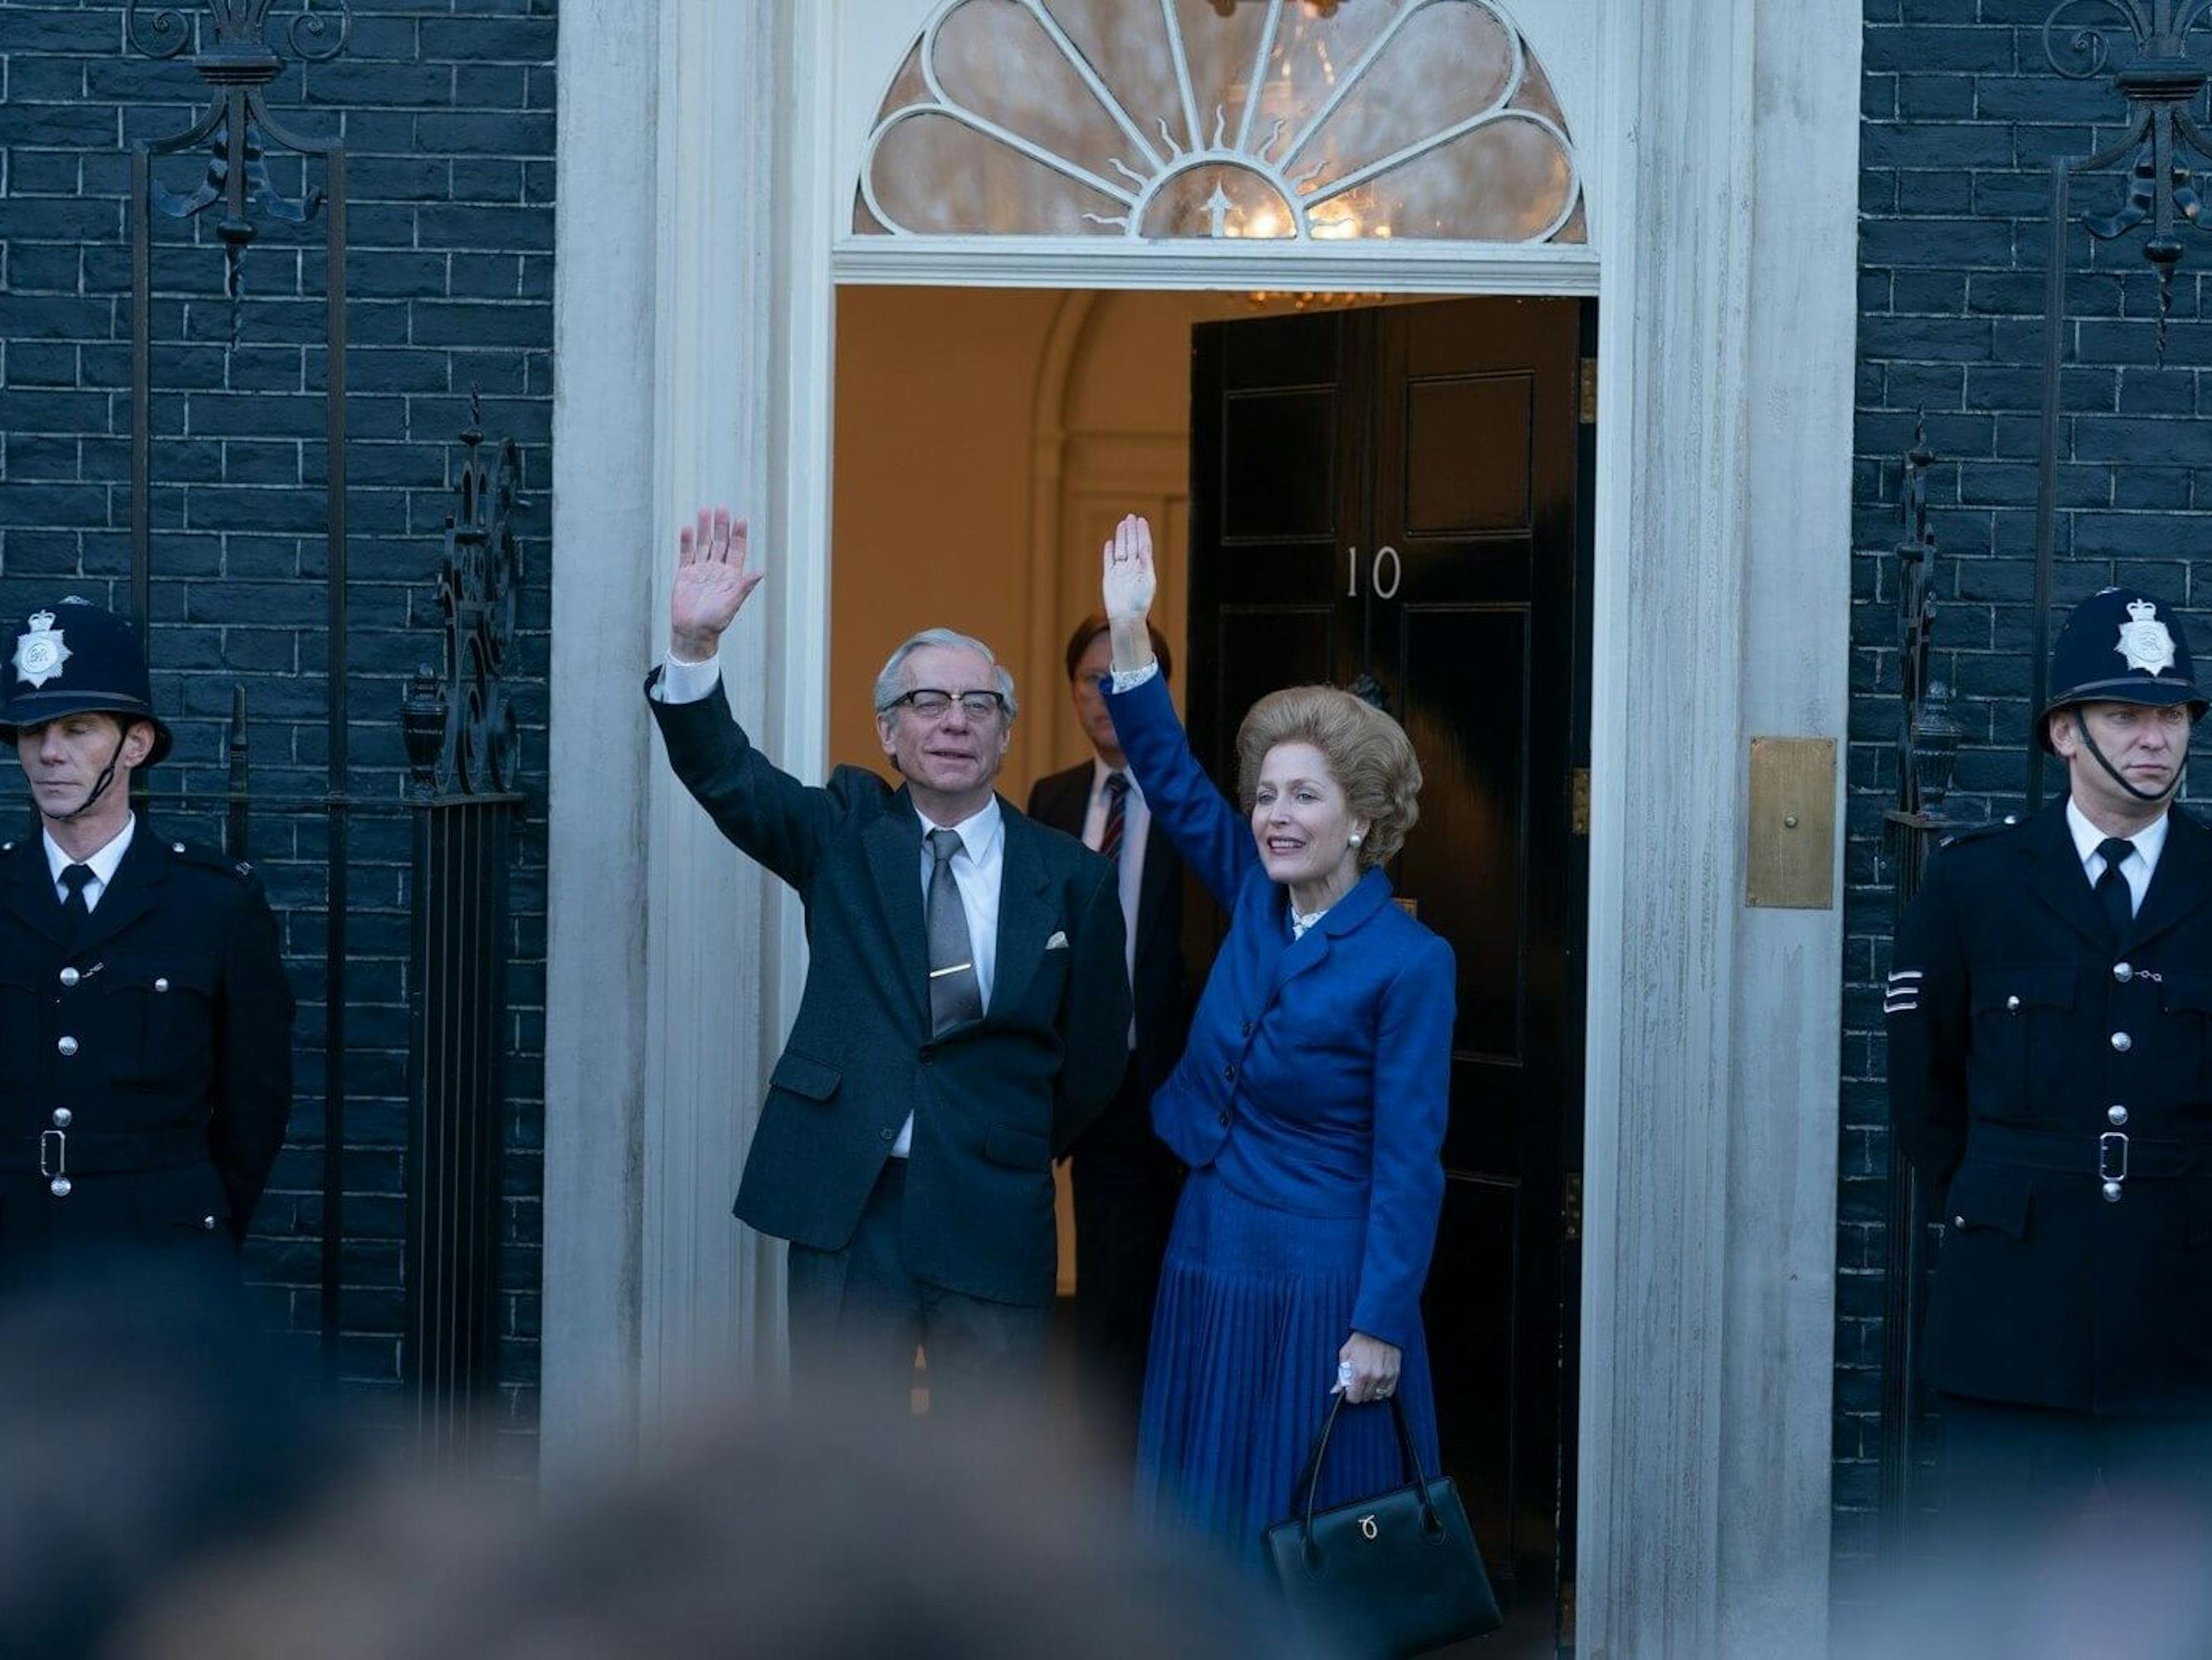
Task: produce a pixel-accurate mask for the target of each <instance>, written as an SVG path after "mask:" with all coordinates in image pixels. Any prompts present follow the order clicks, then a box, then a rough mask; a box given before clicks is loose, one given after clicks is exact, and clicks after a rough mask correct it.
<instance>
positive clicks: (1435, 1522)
mask: <svg viewBox="0 0 2212 1660" xmlns="http://www.w3.org/2000/svg"><path fill="white" fill-rule="evenodd" d="M1384 1398H1385V1399H1387V1400H1388V1401H1389V1403H1390V1417H1391V1420H1392V1421H1393V1422H1394V1423H1395V1424H1396V1426H1397V1428H1398V1458H1399V1468H1400V1471H1401V1474H1403V1475H1407V1476H1409V1477H1410V1478H1411V1481H1412V1483H1413V1491H1414V1493H1417V1494H1419V1499H1420V1505H1421V1525H1422V1526H1424V1527H1425V1528H1426V1529H1429V1530H1430V1531H1431V1532H1432V1533H1433V1532H1436V1531H1437V1530H1438V1529H1441V1528H1442V1527H1443V1519H1442V1518H1441V1517H1438V1516H1437V1507H1436V1506H1435V1505H1433V1504H1431V1503H1430V1502H1429V1482H1428V1477H1427V1476H1426V1475H1424V1474H1423V1473H1422V1470H1421V1455H1420V1454H1419V1452H1418V1451H1417V1450H1415V1449H1414V1446H1413V1426H1412V1425H1411V1424H1409V1423H1407V1421H1406V1408H1405V1405H1404V1403H1403V1402H1401V1401H1400V1400H1399V1399H1398V1397H1397V1395H1396V1394H1395V1392H1394V1393H1392V1394H1390V1395H1387V1396H1386V1397H1384ZM1344 1405H1345V1402H1344V1396H1343V1395H1338V1396H1336V1398H1335V1399H1334V1400H1333V1401H1332V1402H1329V1408H1328V1417H1327V1418H1324V1419H1323V1420H1322V1426H1321V1434H1320V1436H1319V1437H1318V1438H1316V1440H1315V1442H1314V1448H1313V1450H1312V1451H1311V1452H1310V1453H1309V1454H1308V1455H1307V1456H1306V1467H1305V1468H1304V1469H1303V1470H1302V1471H1300V1472H1299V1474H1298V1479H1297V1485H1296V1486H1294V1487H1291V1496H1292V1498H1293V1499H1296V1497H1297V1493H1298V1490H1299V1489H1300V1488H1304V1490H1305V1495H1306V1496H1305V1502H1304V1504H1303V1505H1297V1506H1296V1508H1297V1510H1298V1511H1299V1512H1300V1513H1301V1514H1302V1515H1303V1516H1304V1518H1305V1521H1304V1527H1303V1528H1302V1529H1301V1530H1300V1534H1299V1548H1300V1550H1301V1551H1303V1552H1307V1553H1310V1552H1311V1551H1312V1549H1313V1518H1314V1494H1315V1493H1316V1491H1318V1490H1319V1488H1320V1487H1321V1467H1322V1459H1323V1458H1324V1457H1325V1456H1327V1454H1328V1438H1329V1433H1330V1432H1331V1431H1333V1430H1334V1429H1335V1428H1336V1415H1337V1414H1339V1413H1340V1412H1342V1411H1343V1410H1344Z"/></svg>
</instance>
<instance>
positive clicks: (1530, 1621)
mask: <svg viewBox="0 0 2212 1660" xmlns="http://www.w3.org/2000/svg"><path fill="white" fill-rule="evenodd" d="M1588 326H1589V323H1588V318H1587V313H1586V311H1585V308H1584V307H1583V305H1582V304H1581V302H1577V301H1559V300H1541V301H1511V300H1479V301H1449V302H1445V303H1439V304H1425V305H1412V306H1401V307H1380V308H1376V309H1374V310H1369V311H1347V312H1336V313H1323V314H1320V315H1313V316H1297V317H1289V318H1271V319H1258V320H1255V321H1250V322H1237V323H1225V324H1211V325H1202V326H1200V328H1199V329H1198V330H1197V331H1195V335H1194V360H1193V404H1192V423H1191V431H1192V487H1191V490H1192V518H1191V543H1190V547H1191V555H1190V557H1191V567H1190V576H1191V606H1190V618H1191V635H1190V642H1191V643H1190V655H1191V658H1192V660H1193V661H1192V677H1191V682H1190V684H1191V687H1192V696H1191V731H1192V737H1193V742H1194V746H1195V747H1196V749H1197V751H1198V753H1199V755H1200V757H1201V758H1203V759H1205V760H1206V761H1207V762H1208V763H1209V764H1210V765H1212V767H1213V768H1214V769H1215V776H1216V778H1217V779H1218V780H1219V781H1222V782H1223V783H1224V784H1225V785H1229V786H1231V787H1233V786H1234V771H1233V769H1234V762H1233V757H1231V753H1230V748H1231V743H1232V741H1233V738H1234V734H1235V731H1236V727H1237V721H1239V720H1240V719H1241V718H1242V716H1243V712H1244V710H1245V709H1246V708H1249V706H1250V704H1251V703H1252V702H1253V701H1254V700H1255V698H1257V697H1258V696H1261V694H1262V693H1263V692H1266V691H1268V690H1273V689H1274V688H1276V687H1279V686H1283V685H1289V684H1297V683H1299V682H1302V681H1310V680H1316V679H1327V680H1328V681H1331V682H1333V683H1334V684H1339V685H1346V684H1351V683H1352V681H1353V680H1354V679H1355V678H1358V677H1359V676H1360V675H1362V674H1363V673H1364V674H1366V675H1368V676H1370V677H1371V678H1373V680H1375V681H1376V682H1377V683H1379V684H1380V686H1381V688H1382V693H1383V697H1384V699H1385V701H1386V702H1387V706H1388V707H1389V709H1390V711H1391V713H1392V714H1395V715H1396V716H1397V717H1398V719H1399V720H1400V721H1401V722H1402V723H1403V724H1404V725H1405V727H1406V729H1407V733H1408V734H1409V735H1410V736H1411V737H1412V739H1413V745H1414V748H1415V751H1416V752H1417V753H1418V754H1419V757H1420V759H1421V764H1422V769H1423V772H1424V775H1425V781H1424V784H1423V787H1422V791H1421V821H1420V823H1419V825H1418V826H1417V827H1416V829H1415V830H1413V835H1412V836H1411V838H1410V839H1409V840H1408V842H1407V847H1406V850H1405V852H1404V853H1403V854H1402V855H1401V857H1400V859H1399V860H1398V864H1397V866H1396V868H1395V869H1394V870H1393V871H1392V873H1391V875H1392V879H1393V881H1394V883H1395V886H1396V889H1397V891H1398V894H1399V896H1400V897H1401V899H1404V900H1407V901H1409V902H1411V903H1412V904H1413V906H1414V907H1415V911H1416V915H1419V917H1420V919H1421V920H1422V921H1424V922H1425V923H1427V924H1428V925H1429V926H1430V927H1433V928H1435V929H1437V932H1439V933H1442V934H1443V936H1444V937H1445V938H1446V939H1449V941H1450V942H1451V945H1452V947H1453V950H1454V952H1455V955H1456V958H1457V961H1458V973H1459V979H1458V1026H1457V1030H1456V1032H1455V1041H1454V1049H1453V1057H1452V1078H1451V1091H1452V1099H1451V1112H1450V1120H1449V1128H1448V1130H1447V1133H1446V1139H1445V1146H1444V1152H1443V1158H1444V1164H1445V1174H1446V1183H1445V1199H1444V1204H1443V1217H1442V1219H1441V1222H1440V1224H1439V1226H1438V1231H1437V1251H1436V1256H1435V1259H1434V1263H1433V1266H1432V1268H1431V1273H1430V1277H1429V1285H1428V1291H1427V1295H1426V1298H1425V1310H1426V1316H1427V1325H1428V1332H1429V1342H1430V1347H1431V1365H1432V1367H1433V1370H1434V1373H1435V1377H1436V1384H1437V1403H1438V1414H1439V1420H1440V1423H1439V1427H1440V1429H1441V1431H1442V1433H1443V1449H1444V1458H1445V1462H1446V1464H1447V1466H1448V1467H1449V1468H1450V1469H1451V1471H1452V1472H1453V1473H1454V1475H1456V1476H1457V1477H1458V1479H1459V1481H1460V1483H1461V1486H1462V1491H1463V1492H1464V1493H1465V1494H1466V1497H1467V1500H1468V1508H1469V1511H1470V1512H1471V1514H1472V1515H1473V1516H1474V1518H1475V1521H1476V1526H1477V1529H1478V1531H1479V1534H1480V1538H1481V1541H1482V1543H1483V1547H1484V1552H1485V1556H1486V1560H1487V1561H1488V1562H1489V1564H1490V1566H1491V1571H1492V1577H1493V1578H1495V1579H1496V1580H1497V1581H1498V1586H1499V1590H1500V1593H1501V1595H1502V1596H1504V1597H1505V1598H1506V1599H1508V1601H1509V1602H1511V1603H1513V1604H1515V1605H1516V1615H1515V1618H1514V1620H1513V1623H1512V1632H1513V1633H1514V1638H1513V1640H1514V1641H1516V1642H1519V1641H1522V1639H1524V1638H1527V1637H1528V1636H1530V1634H1532V1633H1533V1637H1534V1644H1535V1647H1534V1649H1530V1650H1528V1651H1543V1650H1544V1649H1547V1648H1548V1646H1549V1639H1550V1638H1551V1636H1552V1635H1553V1608H1554V1606H1555V1599H1556V1602H1557V1603H1559V1604H1564V1603H1565V1602H1567V1600H1568V1599H1567V1597H1566V1596H1564V1595H1562V1584H1561V1581H1562V1577H1563V1575H1562V1570H1563V1565H1565V1563H1567V1562H1569V1561H1571V1557H1570V1556H1569V1555H1568V1554H1567V1553H1568V1552H1570V1551H1571V1541H1572V1537H1573V1517H1572V1514H1571V1503H1572V1495H1573V1484H1572V1475H1571V1472H1572V1468H1573V1462H1574V1454H1573V1448H1572V1445H1571V1426H1572V1423H1573V1416H1572V1414H1573V1395H1572V1388H1571V1383H1572V1375H1573V1366H1574V1340H1575V1319H1576V1314H1575V1309H1574V1306H1573V1298H1574V1297H1575V1295H1576V1287H1577V1286H1578V1285H1579V1274H1578V1273H1577V1271H1576V1267H1577V1265H1576V1264H1575V1262H1574V1252H1575V1250H1577V1249H1578V1246H1577V1242H1576V1241H1575V1240H1574V1239H1573V1238H1572V1237H1571V1236H1570V1232H1569V1231H1568V1229H1567V1228H1566V1227H1565V1225H1563V1220H1562V1204H1563V1195H1565V1193H1566V1192H1567V1190H1568V1189H1569V1185H1570V1183H1569V1178H1570V1177H1571V1175H1572V1174H1573V1171H1572V1169H1571V1164H1570V1160H1571V1158H1577V1157H1578V1154H1579V1147H1580V1112H1581V1069H1580V1049H1579V1045H1580V1033H1581V1029H1582V1028H1581V1018H1582V995H1583V988H1582V983H1581V978H1580V973H1581V970H1580V966H1579V964H1580V960H1581V959H1580V955H1579V941H1580V933H1581V929H1582V926H1583V924H1582V916H1583V909H1582V908H1583V898H1582V895H1583V876H1584V859H1583V843H1582V842H1581V841H1580V840H1579V839H1578V838H1577V834H1576V831H1575V829H1574V826H1573V824H1572V822H1571V776H1572V773H1573V769H1574V768H1575V766H1576V765H1577V763H1578V762H1579V761H1580V760H1581V759H1582V758H1583V755H1584V753H1585V751H1586V748H1587V736H1586V734H1587V721H1588V716H1587V702H1588V699H1587V693H1586V690H1584V688H1585V686H1586V684H1587V677H1588V667H1587V653H1586V649H1585V646H1584V642H1585V641H1586V639H1587V615H1586V604H1585V594H1584V592H1583V588H1584V578H1583V570H1584V566H1585V559H1586V537H1585V535H1584V533H1583V532H1584V520H1585V517H1586V515H1585V514H1584V511H1583V507H1582V495H1581V491H1582V488H1583V485H1582V481H1583V477H1584V476H1585V475H1584V468H1583V454H1584V448H1585V446H1586V443H1587V435H1586V433H1585V431H1584V430H1583V429H1581V428H1580V427H1579V425H1578V422H1577V409H1576V407H1575V394H1576V389H1577V382H1578V368H1579V362H1580V357H1581V355H1582V343H1583V334H1584V331H1585V330H1586V328H1587V327H1588ZM1324 436H1325V437H1326V439H1327V442H1328V446H1329V453H1328V454H1327V455H1324V454H1323V453H1322V439H1323V437H1324ZM1323 526H1326V527H1327V528H1326V529H1325V530H1324V529H1323V528H1322V527H1323ZM1200 909H1201V910H1202V909H1204V908H1203V907H1200ZM1505 1651H1508V1650H1506V1649H1501V1652H1505ZM1511 1651H1515V1652H1519V1651H1522V1650H1519V1649H1515V1650H1511Z"/></svg>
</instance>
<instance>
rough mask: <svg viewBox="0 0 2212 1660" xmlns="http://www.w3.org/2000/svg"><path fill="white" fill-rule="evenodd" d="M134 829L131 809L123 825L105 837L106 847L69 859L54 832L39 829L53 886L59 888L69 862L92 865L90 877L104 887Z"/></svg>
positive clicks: (135, 819)
mask: <svg viewBox="0 0 2212 1660" xmlns="http://www.w3.org/2000/svg"><path fill="white" fill-rule="evenodd" d="M137 830H138V815H137V813H135V812H134V813H131V814H130V815H129V816H128V817H127V818H125V819H124V821H123V828H122V829H121V830H118V831H116V832H115V834H114V835H113V836H111V837H110V838H109V839H108V842H107V845H106V847H104V848H100V850H99V851H98V852H97V853H95V854H92V855H91V857H89V858H88V859H83V860H76V859H72V858H70V856H69V854H67V853H66V852H65V851H64V849H63V848H62V844H61V843H60V842H57V841H55V840H54V833H53V832H52V830H41V831H40V835H42V836H45V837H46V872H47V873H48V874H49V875H51V876H52V878H53V879H54V885H56V886H57V887H58V886H60V885H61V879H62V873H63V872H64V871H65V870H67V869H68V868H69V867H70V866H71V865H75V864H86V865H89V866H92V879H93V880H94V881H95V882H97V883H99V884H100V886H101V887H103V888H104V887H106V885H108V884H109V883H110V882H112V881H113V880H114V879H115V867H116V866H118V865H119V864H121V863H122V862H123V855H124V854H126V853H128V852H129V851H130V850H131V836H134V835H136V834H137Z"/></svg>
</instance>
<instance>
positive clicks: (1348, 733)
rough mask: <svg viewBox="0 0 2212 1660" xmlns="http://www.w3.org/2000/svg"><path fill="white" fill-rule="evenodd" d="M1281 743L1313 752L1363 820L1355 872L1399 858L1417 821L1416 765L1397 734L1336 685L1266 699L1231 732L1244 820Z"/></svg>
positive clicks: (1399, 730)
mask: <svg viewBox="0 0 2212 1660" xmlns="http://www.w3.org/2000/svg"><path fill="white" fill-rule="evenodd" d="M1283 744H1310V745H1313V746H1314V747H1315V748H1316V749H1317V750H1319V751H1321V752H1322V758H1323V759H1325V760H1326V761H1327V762H1328V769H1329V773H1330V775H1331V776H1333V777H1334V779H1335V780H1336V783H1337V787H1338V788H1340V789H1341V790H1342V791H1343V792H1344V795H1345V800H1346V804H1347V805H1348V806H1350V807H1351V809H1352V813H1353V815H1354V816H1355V817H1357V818H1364V819H1366V820H1367V821H1368V828H1367V835H1366V837H1365V839H1364V840H1363V841H1362V842H1360V844H1359V846H1358V848H1357V849H1356V850H1355V851H1356V852H1357V854H1358V864H1359V868H1360V869H1361V870H1363V871H1366V870H1373V869H1376V867H1377V866H1383V865H1387V864H1389V862H1390V861H1391V860H1393V859H1395V858H1396V857H1397V856H1398V849H1399V848H1402V847H1404V846H1405V845H1406V832H1407V831H1408V830H1412V829H1413V826H1414V825H1415V824H1417V823H1419V820H1420V817H1421V807H1420V802H1419V799H1418V798H1419V795H1420V793H1421V763H1420V762H1419V759H1417V758H1416V757H1415V756H1414V754H1413V740H1412V739H1409V738H1407V736H1406V729H1405V728H1404V727H1401V726H1400V725H1399V724H1398V723H1397V722H1396V721H1393V720H1392V719H1391V718H1390V717H1389V715H1387V714H1383V711H1382V710H1380V709H1378V708H1376V707H1375V706H1374V705H1373V704H1371V703H1367V702H1362V701H1361V700H1360V699H1358V698H1357V697H1354V696H1352V694H1351V693H1350V692H1348V691H1339V690H1337V689H1336V688H1335V687H1334V686H1286V687H1285V688H1284V689H1283V690H1281V691H1274V692H1269V693H1268V694H1267V696H1265V697H1262V698H1261V700H1260V701H1259V702H1256V703H1255V704H1253V705H1252V709H1251V713H1249V714H1247V715H1246V716H1245V717H1244V724H1243V726H1241V727H1238V728H1237V795H1238V797H1239V799H1240V800H1242V801H1243V805H1244V812H1245V813H1246V815H1247V816H1248V817H1249V815H1250V813H1251V812H1252V806H1253V803H1254V801H1255V800H1256V799H1257V797H1258V795H1259V793H1260V769H1261V767H1262V766H1264V765H1265V764H1266V763H1267V754H1268V751H1271V750H1273V749H1274V748H1276V747H1277V746H1278V745H1283Z"/></svg>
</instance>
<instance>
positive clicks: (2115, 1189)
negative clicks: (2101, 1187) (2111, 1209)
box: [2105, 1182, 2120, 1205]
mask: <svg viewBox="0 0 2212 1660" xmlns="http://www.w3.org/2000/svg"><path fill="white" fill-rule="evenodd" d="M2105 1202H2106V1204H2108V1205H2117V1204H2118V1203H2119V1202H2120V1184H2119V1183H2118V1182H2107V1183H2105Z"/></svg>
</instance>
